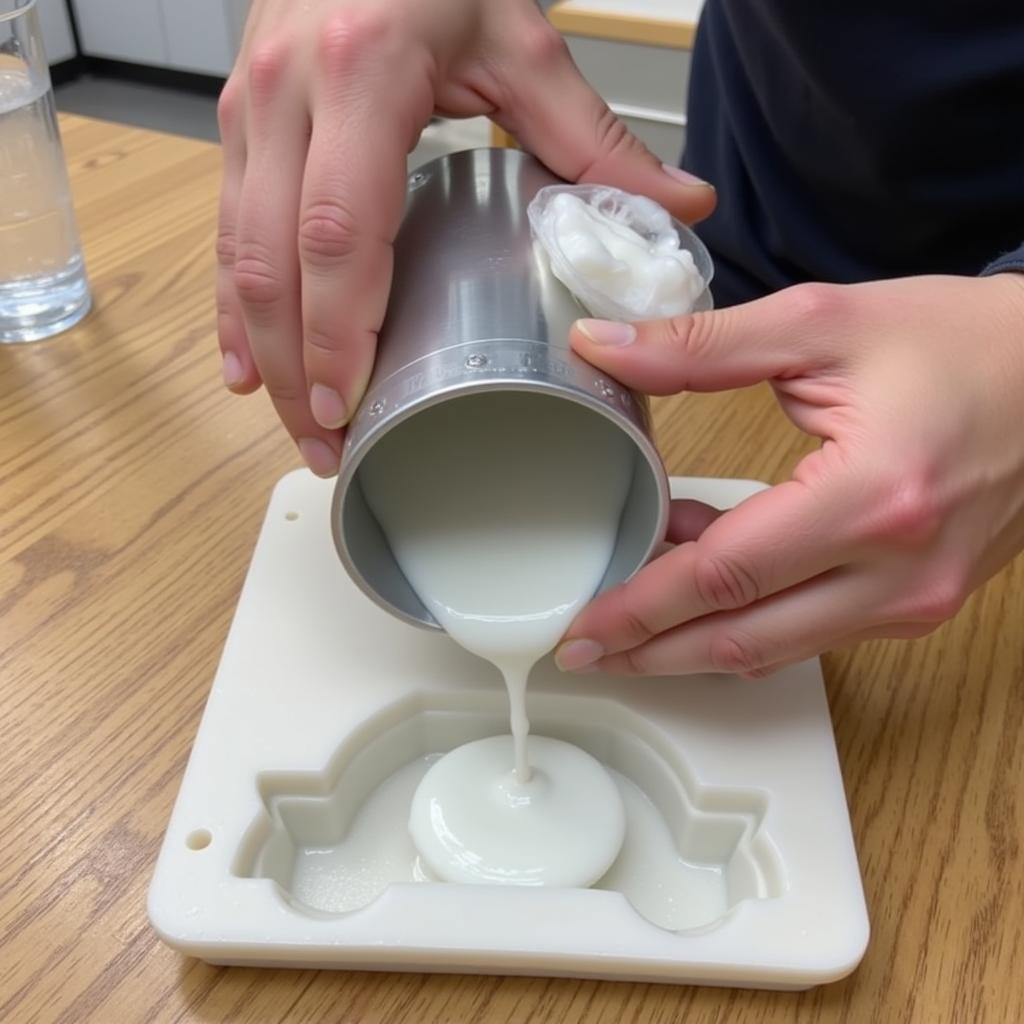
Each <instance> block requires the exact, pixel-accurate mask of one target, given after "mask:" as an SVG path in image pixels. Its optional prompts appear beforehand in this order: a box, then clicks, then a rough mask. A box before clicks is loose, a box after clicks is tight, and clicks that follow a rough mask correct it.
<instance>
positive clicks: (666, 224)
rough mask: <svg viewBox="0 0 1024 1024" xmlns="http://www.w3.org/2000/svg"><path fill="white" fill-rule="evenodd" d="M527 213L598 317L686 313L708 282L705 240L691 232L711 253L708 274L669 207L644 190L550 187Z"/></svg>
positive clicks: (557, 265)
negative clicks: (633, 192) (640, 193)
mask: <svg viewBox="0 0 1024 1024" xmlns="http://www.w3.org/2000/svg"><path fill="white" fill-rule="evenodd" d="M528 213H529V217H530V226H531V228H532V229H533V235H534V238H535V239H536V240H537V241H538V242H539V243H540V245H541V246H542V247H543V249H544V251H545V252H546V253H547V257H548V260H549V262H550V264H551V270H552V273H554V275H555V277H557V278H558V280H559V281H561V282H562V284H564V285H565V286H566V288H568V289H569V291H571V292H572V293H573V294H574V295H575V296H576V297H577V298H578V299H579V300H580V302H582V303H583V305H584V306H585V307H586V308H587V309H588V310H589V311H590V313H592V314H593V315H594V316H598V317H604V318H606V319H611V320H650V319H655V318H660V317H669V316H681V315H683V314H686V313H689V312H690V311H691V310H692V309H693V307H694V304H695V303H696V302H697V300H698V299H699V298H700V296H701V295H702V294H703V293H704V291H705V290H706V288H707V286H708V281H709V280H710V258H709V257H707V253H706V250H703V246H701V244H700V242H699V240H697V238H696V236H693V235H691V240H690V241H691V245H695V246H696V247H699V250H700V251H701V252H703V256H704V257H705V259H704V260H703V262H705V263H706V264H707V270H706V273H707V275H708V277H707V279H705V277H704V276H703V275H702V273H701V269H703V268H701V269H699V268H698V266H697V264H696V263H695V261H694V257H693V254H692V253H691V252H689V251H688V250H687V249H686V248H682V247H681V244H680V237H679V230H678V229H677V227H676V225H675V222H674V221H673V219H672V217H671V215H670V214H669V213H668V211H667V210H665V209H663V208H662V207H661V206H659V205H658V204H657V203H655V202H654V201H653V200H651V199H647V198H646V197H644V196H635V195H631V194H630V193H628V192H623V191H621V190H619V189H616V188H608V187H606V186H598V185H550V186H548V187H547V188H542V189H541V190H540V191H539V192H538V193H537V195H536V196H535V197H534V199H533V201H532V202H531V203H530V206H529V210H528ZM684 230H685V229H684ZM688 234H689V233H688Z"/></svg>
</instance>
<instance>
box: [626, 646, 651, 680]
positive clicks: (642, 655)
mask: <svg viewBox="0 0 1024 1024" xmlns="http://www.w3.org/2000/svg"><path fill="white" fill-rule="evenodd" d="M619 657H620V658H621V663H620V666H619V670H620V671H621V672H622V674H623V675H628V676H647V675H651V674H652V671H651V663H650V659H649V658H648V651H647V648H646V646H639V647H631V648H630V649H629V650H627V651H623V652H622V653H621V654H620V655H619Z"/></svg>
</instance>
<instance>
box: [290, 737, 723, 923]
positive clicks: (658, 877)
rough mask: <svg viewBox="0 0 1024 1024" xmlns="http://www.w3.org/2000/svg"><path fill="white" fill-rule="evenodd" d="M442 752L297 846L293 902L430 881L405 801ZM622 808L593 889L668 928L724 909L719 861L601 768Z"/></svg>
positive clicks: (362, 900) (312, 902)
mask: <svg viewBox="0 0 1024 1024" xmlns="http://www.w3.org/2000/svg"><path fill="white" fill-rule="evenodd" d="M441 759H442V755H438V754H427V755H424V756H421V757H418V758H416V759H415V760H414V761H411V762H410V763H409V764H407V765H405V766H404V767H402V768H400V769H398V771H396V772H395V773H394V774H393V775H391V776H390V777H389V778H387V779H385V781H384V782H383V783H382V784H381V785H379V786H377V787H376V788H375V789H374V790H373V791H372V792H371V793H370V795H369V796H368V797H367V798H366V800H365V801H364V802H363V804H362V805H361V806H360V807H359V809H358V810H357V811H356V813H355V814H354V816H353V818H352V820H351V821H350V822H349V824H348V827H347V828H346V830H345V835H344V838H343V839H342V840H341V841H340V842H338V843H335V844H331V845H327V846H324V845H306V846H299V847H297V849H296V851H295V860H294V865H293V868H292V874H291V879H290V884H289V885H288V888H289V890H290V892H291V893H292V895H293V897H294V898H295V899H297V900H298V901H299V902H301V903H303V904H304V905H306V906H308V907H312V908H314V909H316V910H320V911H324V912H326V913H347V912H349V911H353V910H359V909H360V908H361V907H365V906H369V904H371V903H372V902H373V901H374V900H375V899H376V898H377V897H378V896H380V895H381V893H383V892H384V890H385V889H386V888H387V887H388V886H389V885H393V884H396V883H403V882H404V883H415V882H429V881H435V879H434V878H432V875H431V873H430V872H429V870H427V869H426V867H425V866H424V864H423V862H422V860H421V859H420V857H419V855H418V853H417V850H416V847H415V846H414V845H413V841H412V838H411V837H410V835H409V832H408V830H407V829H406V821H407V819H408V817H409V805H410V802H411V801H412V799H413V795H414V793H415V792H416V790H417V788H418V787H419V785H420V783H421V781H422V780H423V778H424V776H425V775H426V774H427V772H428V771H429V770H430V768H431V767H432V766H433V765H436V764H437V763H438V762H439V760H441ZM605 770H606V771H607V773H608V775H609V776H610V777H611V779H612V780H613V781H614V783H615V785H616V787H617V788H618V790H619V796H620V798H621V800H622V804H623V807H624V808H625V841H624V843H623V845H622V849H621V850H620V852H619V855H618V858H617V859H616V860H615V863H614V864H613V865H612V867H611V869H610V870H609V871H608V872H607V873H606V874H605V875H604V876H603V877H602V878H601V879H599V880H598V881H597V882H596V883H595V884H594V885H593V886H592V888H595V889H608V890H614V891H616V892H620V893H622V894H623V896H625V897H626V899H627V900H629V902H630V903H631V904H632V906H633V907H634V908H635V909H636V910H637V912H638V913H639V914H641V915H642V916H643V917H645V918H646V919H647V920H648V921H650V922H651V923H652V924H655V925H658V926H659V927H661V928H665V929H668V930H669V931H682V930H686V929H689V928H701V927H704V926H706V925H708V924H711V923H712V922H714V921H717V920H718V919H719V918H721V917H722V915H723V914H725V913H726V911H727V910H728V909H729V893H728V887H727V882H726V873H725V864H722V863H710V864H697V863H692V862H690V861H687V860H684V859H683V858H682V857H681V856H680V855H679V851H678V848H677V846H676V842H675V840H674V838H673V836H672V834H671V832H670V831H669V828H668V825H666V823H665V819H664V818H663V817H662V815H661V813H660V812H659V810H658V809H657V808H656V807H655V806H654V804H653V803H652V802H651V800H650V799H649V798H648V797H647V795H646V794H645V793H644V792H643V791H642V790H641V789H640V788H639V787H638V786H637V785H636V783H634V782H633V781H632V780H631V779H628V778H626V776H624V775H622V774H621V773H620V772H617V771H615V770H614V769H605Z"/></svg>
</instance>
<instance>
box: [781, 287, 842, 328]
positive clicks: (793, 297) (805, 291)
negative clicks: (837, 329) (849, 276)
mask: <svg viewBox="0 0 1024 1024" xmlns="http://www.w3.org/2000/svg"><path fill="white" fill-rule="evenodd" d="M786 300H787V302H788V303H789V305H790V308H791V311H792V313H793V315H794V318H795V319H797V320H830V319H833V318H834V317H835V316H837V315H838V314H839V313H841V312H842V311H843V309H845V306H846V291H845V289H844V288H843V286H842V285H837V284H823V283H822V282H820V281H808V282H806V283H805V284H798V285H794V286H793V287H792V288H787V289H786Z"/></svg>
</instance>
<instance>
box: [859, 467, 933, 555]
mask: <svg viewBox="0 0 1024 1024" xmlns="http://www.w3.org/2000/svg"><path fill="white" fill-rule="evenodd" d="M874 490H875V495H874V500H873V501H872V502H871V503H870V508H871V510H872V511H871V514H870V516H869V518H868V519H867V521H866V523H865V524H864V528H863V530H862V533H863V535H864V536H863V539H864V540H867V541H869V542H876V543H883V544H896V545H899V546H901V547H922V546H925V545H928V544H930V543H932V542H933V541H935V540H936V539H937V537H938V535H939V533H940V532H941V530H942V524H943V521H944V519H945V512H946V509H945V508H944V506H943V502H942V501H941V500H940V498H939V496H938V492H937V491H936V489H935V488H934V487H933V486H932V485H931V484H930V483H929V481H928V479H927V474H925V473H921V472H916V473H914V472H911V473H903V474H902V475H900V476H899V477H898V478H897V479H895V480H892V479H883V480H881V481H880V482H879V483H878V484H876V487H875V489H874Z"/></svg>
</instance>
